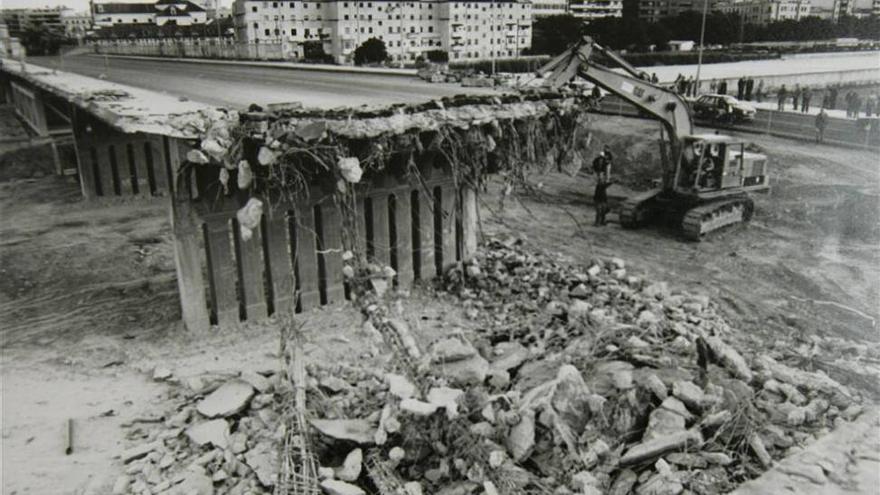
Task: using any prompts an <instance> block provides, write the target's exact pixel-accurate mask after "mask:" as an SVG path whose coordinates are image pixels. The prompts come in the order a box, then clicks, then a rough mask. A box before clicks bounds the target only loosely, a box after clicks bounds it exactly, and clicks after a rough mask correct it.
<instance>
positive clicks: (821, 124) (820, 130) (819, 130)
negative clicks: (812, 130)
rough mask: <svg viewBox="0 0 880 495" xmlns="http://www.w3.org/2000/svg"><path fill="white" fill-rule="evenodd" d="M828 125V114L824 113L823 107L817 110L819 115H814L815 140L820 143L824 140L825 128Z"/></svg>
mask: <svg viewBox="0 0 880 495" xmlns="http://www.w3.org/2000/svg"><path fill="white" fill-rule="evenodd" d="M826 127H828V114H827V113H825V109H824V108H823V109H821V110H819V115H816V142H817V143H821V142H823V141H825V128H826Z"/></svg>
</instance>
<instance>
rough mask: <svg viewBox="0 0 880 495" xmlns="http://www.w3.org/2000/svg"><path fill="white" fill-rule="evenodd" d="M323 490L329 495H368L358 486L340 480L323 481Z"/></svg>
mask: <svg viewBox="0 0 880 495" xmlns="http://www.w3.org/2000/svg"><path fill="white" fill-rule="evenodd" d="M321 490H324V493H326V494H327V495H366V492H365V491H363V490H361V489H360V488H358V487H357V486H355V485H352V484H351V483H346V482H344V481H340V480H330V479H327V480H324V481H322V482H321Z"/></svg>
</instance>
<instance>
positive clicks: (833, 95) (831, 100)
mask: <svg viewBox="0 0 880 495" xmlns="http://www.w3.org/2000/svg"><path fill="white" fill-rule="evenodd" d="M828 108H830V109H832V110H834V109H835V108H837V86H831V91H830V93H829V94H828Z"/></svg>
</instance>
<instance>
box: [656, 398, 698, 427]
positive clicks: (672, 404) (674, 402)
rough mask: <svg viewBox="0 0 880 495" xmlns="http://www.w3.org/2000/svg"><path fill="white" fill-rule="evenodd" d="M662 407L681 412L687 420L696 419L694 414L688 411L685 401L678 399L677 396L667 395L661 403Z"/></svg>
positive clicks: (677, 412)
mask: <svg viewBox="0 0 880 495" xmlns="http://www.w3.org/2000/svg"><path fill="white" fill-rule="evenodd" d="M660 407H662V408H663V409H668V410H670V411H672V412H674V413H676V414H680V415H681V416H683V417H684V419H685V421H686V422H690V421H691V420H693V419H694V415H693V414H691V413H690V411H688V409H687V407H685V405H684V402H682V401H680V400H678V399H677V398H675V397H667V398H666V399H664V400H663V402H662V403H661V404H660Z"/></svg>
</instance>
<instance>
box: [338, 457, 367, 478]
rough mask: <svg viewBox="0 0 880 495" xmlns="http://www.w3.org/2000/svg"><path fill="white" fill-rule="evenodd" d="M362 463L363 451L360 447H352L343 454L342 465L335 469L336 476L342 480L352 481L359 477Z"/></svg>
mask: <svg viewBox="0 0 880 495" xmlns="http://www.w3.org/2000/svg"><path fill="white" fill-rule="evenodd" d="M363 464H364V452H363V451H362V450H361V449H354V450H352V451H351V452H349V453H348V455H347V456H345V461H343V463H342V466H340V467H339V468H337V469H336V477H337V478H339V479H341V480H342V481H349V482H353V481H355V480H357V479H358V478H359V477H360V475H361V468H362V467H363Z"/></svg>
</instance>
